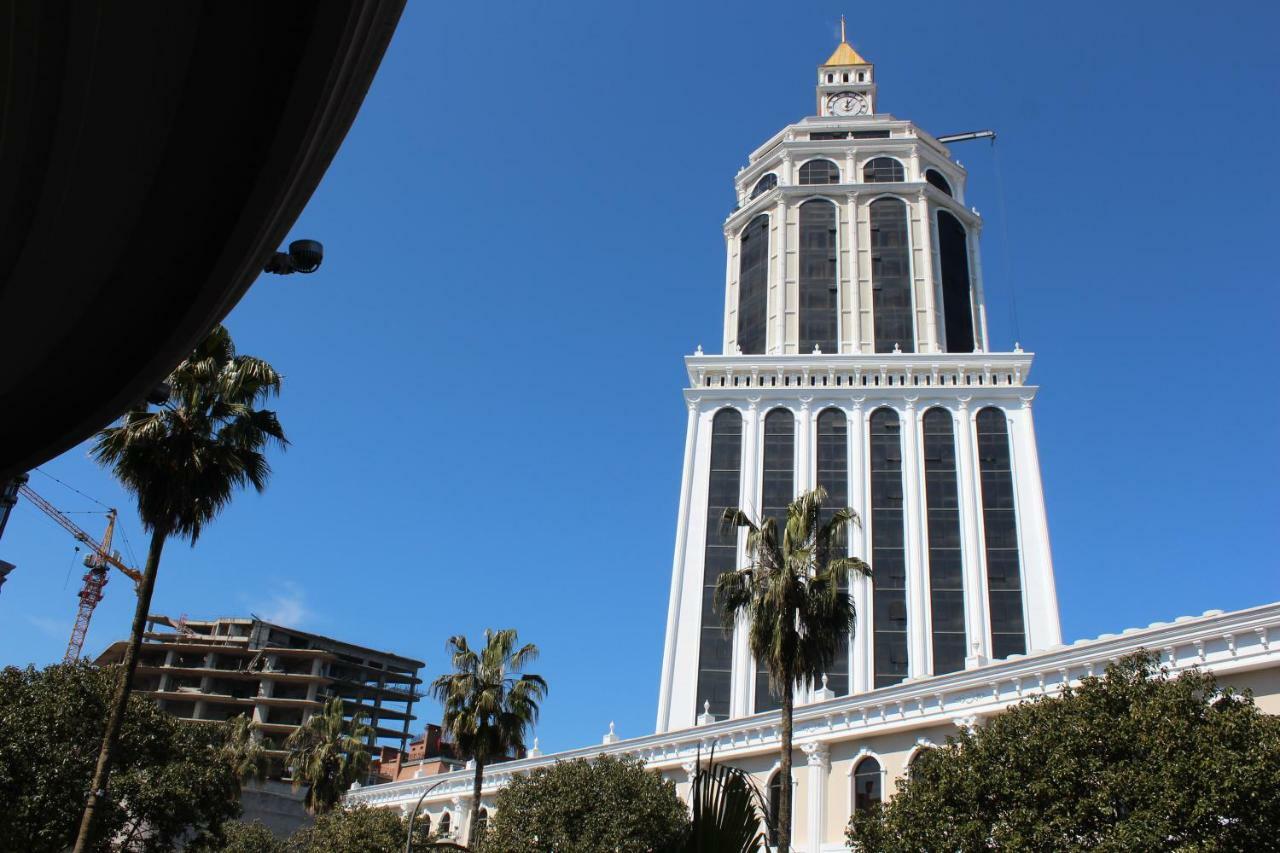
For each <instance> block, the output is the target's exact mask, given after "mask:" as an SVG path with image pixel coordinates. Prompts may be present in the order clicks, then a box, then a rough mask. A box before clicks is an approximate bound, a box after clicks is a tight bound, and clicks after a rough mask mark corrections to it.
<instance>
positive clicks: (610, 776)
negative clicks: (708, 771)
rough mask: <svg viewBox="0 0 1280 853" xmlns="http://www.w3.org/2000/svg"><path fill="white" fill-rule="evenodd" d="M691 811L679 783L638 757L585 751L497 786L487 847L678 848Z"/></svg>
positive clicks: (590, 852)
mask: <svg viewBox="0 0 1280 853" xmlns="http://www.w3.org/2000/svg"><path fill="white" fill-rule="evenodd" d="M688 831H689V811H688V809H686V808H685V805H684V803H682V802H681V801H680V798H679V797H678V796H676V786H675V783H674V782H672V781H670V780H668V779H663V778H662V777H661V776H660V775H658V774H657V773H653V772H650V771H649V770H646V769H645V765H644V762H643V761H641V760H640V759H638V758H635V757H632V756H624V757H621V758H614V757H611V756H606V755H601V756H599V757H597V758H595V759H594V760H592V761H587V760H586V759H582V758H578V759H574V760H572V761H559V762H556V763H555V764H554V765H553V766H551V767H539V768H538V769H536V770H534V771H533V772H532V773H531V774H529V775H527V776H525V775H520V774H518V775H516V776H514V777H513V778H512V779H511V781H510V782H509V783H508V784H507V785H506V786H504V787H503V788H502V790H500V791H499V792H498V798H497V803H496V808H495V809H494V815H493V817H492V818H491V820H490V829H489V832H488V833H487V834H486V835H485V837H484V851H485V853H531V851H553V850H554V851H555V853H615V851H618V853H648V851H654V850H671V849H679V845H681V844H682V843H683V841H684V839H685V837H686V835H687V833H688Z"/></svg>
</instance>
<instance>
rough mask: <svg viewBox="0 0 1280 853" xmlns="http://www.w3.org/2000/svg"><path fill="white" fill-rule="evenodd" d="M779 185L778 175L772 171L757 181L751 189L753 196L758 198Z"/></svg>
mask: <svg viewBox="0 0 1280 853" xmlns="http://www.w3.org/2000/svg"><path fill="white" fill-rule="evenodd" d="M777 185H778V176H777V175H775V174H774V173H773V172H770V173H769V174H767V175H765V176H764V177H763V178H761V179H760V180H758V181H756V185H755V188H754V189H752V190H751V197H752V198H757V197H758V196H762V195H764V194H765V193H767V192H768V191H769V190H771V189H773V188H774V187H776V186H777Z"/></svg>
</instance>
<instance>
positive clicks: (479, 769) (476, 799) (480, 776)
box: [467, 758, 484, 845]
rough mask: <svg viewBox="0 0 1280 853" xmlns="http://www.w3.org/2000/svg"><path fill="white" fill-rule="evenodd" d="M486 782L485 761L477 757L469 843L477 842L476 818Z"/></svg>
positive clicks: (468, 829) (468, 831)
mask: <svg viewBox="0 0 1280 853" xmlns="http://www.w3.org/2000/svg"><path fill="white" fill-rule="evenodd" d="M483 784H484V762H483V761H481V760H480V759H479V758H477V759H476V777H475V781H474V782H473V783H472V785H471V816H470V817H468V818H467V844H468V845H472V844H475V843H476V819H477V818H478V817H479V816H480V788H481V786H482V785H483Z"/></svg>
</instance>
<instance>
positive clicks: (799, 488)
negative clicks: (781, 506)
mask: <svg viewBox="0 0 1280 853" xmlns="http://www.w3.org/2000/svg"><path fill="white" fill-rule="evenodd" d="M813 421H814V418H813V411H812V410H810V408H809V401H808V400H801V401H800V411H799V412H797V413H796V482H795V487H796V495H800V494H801V493H802V492H806V491H808V490H809V489H812V488H813V484H814V472H813V465H814V461H813Z"/></svg>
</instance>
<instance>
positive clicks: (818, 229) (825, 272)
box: [800, 199, 839, 354]
mask: <svg viewBox="0 0 1280 853" xmlns="http://www.w3.org/2000/svg"><path fill="white" fill-rule="evenodd" d="M836 222H837V217H836V206H835V205H834V204H832V203H831V202H829V201H823V200H821V199H813V200H812V201H806V202H805V203H804V204H802V205H800V352H801V353H802V354H804V353H811V352H813V348H814V347H815V346H816V347H818V348H820V349H821V350H822V351H823V352H824V353H835V352H839V345H838V344H837V342H836V321H837V312H838V311H839V308H838V306H837V305H836Z"/></svg>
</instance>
